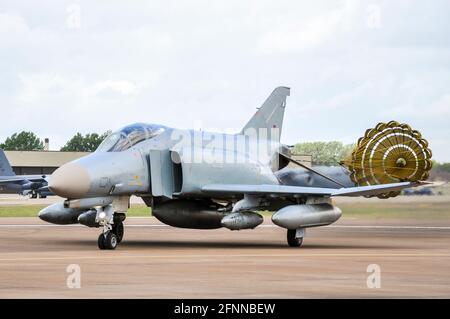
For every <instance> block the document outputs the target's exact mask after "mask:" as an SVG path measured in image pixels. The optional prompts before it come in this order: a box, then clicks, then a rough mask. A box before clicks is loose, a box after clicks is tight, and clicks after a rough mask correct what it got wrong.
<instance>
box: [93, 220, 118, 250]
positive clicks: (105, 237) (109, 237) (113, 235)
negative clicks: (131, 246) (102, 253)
mask: <svg viewBox="0 0 450 319" xmlns="http://www.w3.org/2000/svg"><path fill="white" fill-rule="evenodd" d="M110 227H111V229H108V230H106V231H103V233H101V234H100V236H98V248H100V249H102V250H103V249H116V247H117V246H118V245H119V244H120V242H121V241H122V239H123V235H124V227H123V223H122V222H118V223H117V224H112V225H110ZM108 228H109V227H108Z"/></svg>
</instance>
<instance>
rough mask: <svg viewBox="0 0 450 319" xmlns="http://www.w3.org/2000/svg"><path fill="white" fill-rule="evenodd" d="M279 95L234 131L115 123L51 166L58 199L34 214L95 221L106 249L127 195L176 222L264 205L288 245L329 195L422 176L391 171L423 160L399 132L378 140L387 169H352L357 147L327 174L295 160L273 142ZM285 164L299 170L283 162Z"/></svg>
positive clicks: (233, 221) (237, 219)
mask: <svg viewBox="0 0 450 319" xmlns="http://www.w3.org/2000/svg"><path fill="white" fill-rule="evenodd" d="M289 95H290V89H289V88H287V87H278V88H276V89H275V90H274V91H273V92H272V94H271V95H270V96H269V97H268V98H267V100H266V101H265V102H264V103H263V105H262V106H261V107H260V108H259V109H258V110H257V112H256V113H255V114H254V116H253V117H252V118H251V119H250V120H249V122H248V123H247V124H246V125H245V126H244V128H243V129H242V130H241V131H240V132H238V133H236V134H223V133H212V132H205V131H196V130H184V129H175V128H170V127H167V126H163V125H157V124H143V123H138V124H131V125H128V126H125V127H124V128H122V129H120V130H119V131H117V132H114V133H112V134H111V135H110V136H108V137H107V138H106V139H105V141H104V142H103V143H102V144H101V145H100V146H99V147H98V149H97V150H96V151H95V152H94V153H92V154H90V155H88V156H85V157H83V158H80V159H78V160H76V161H73V162H70V163H68V164H65V165H63V166H61V167H60V168H58V169H57V170H56V171H55V172H54V173H53V174H52V176H51V178H50V181H49V185H48V186H49V189H50V190H51V191H52V192H53V193H55V194H56V195H59V196H61V197H64V198H66V200H65V201H64V202H61V203H56V204H53V205H51V206H49V207H47V208H45V209H43V210H42V211H41V212H40V213H39V217H40V218H41V219H42V220H44V221H47V222H50V223H55V224H75V223H80V224H83V225H86V226H88V227H99V228H100V229H101V234H100V235H99V237H98V247H99V248H100V249H115V248H116V247H117V246H118V244H119V243H120V242H121V241H122V238H123V235H124V226H123V221H124V220H125V218H126V213H127V210H128V208H129V206H130V196H132V195H135V196H139V197H141V198H142V199H143V200H144V202H145V203H146V204H147V206H149V207H151V213H152V214H153V216H155V217H156V218H157V219H158V220H160V221H161V222H163V223H165V224H168V225H171V226H174V227H182V228H194V229H216V228H221V227H225V228H228V229H230V230H241V229H253V228H255V227H257V226H258V225H260V224H261V223H262V222H263V217H262V216H261V215H260V213H259V212H260V211H261V210H267V211H270V212H272V221H273V223H274V224H276V225H278V226H280V227H282V228H285V229H286V230H287V231H286V233H287V242H288V244H289V246H291V247H298V246H300V245H301V244H302V242H303V237H304V236H305V229H307V228H310V227H317V226H324V225H329V224H332V223H334V222H336V221H337V220H338V219H339V218H340V217H341V214H342V212H341V210H340V209H339V208H338V207H335V206H333V204H332V201H331V199H332V197H334V196H381V197H383V196H384V195H386V194H388V195H390V196H393V195H395V194H396V193H397V192H399V191H400V190H402V189H403V188H408V187H413V186H417V185H421V184H423V182H422V181H421V180H420V177H422V176H425V175H423V174H422V175H420V176H419V175H417V174H416V173H415V174H409V175H407V176H405V175H404V174H403V173H401V172H404V171H406V170H408V172H409V168H410V166H412V165H416V164H417V165H422V164H423V163H422V161H417V160H416V161H415V162H414V157H412V156H409V155H410V154H403V153H402V152H401V151H400V150H401V148H402V147H403V146H402V143H403V142H402V141H404V140H405V139H403V140H398V141H397V142H396V146H395V147H394V149H389V151H388V148H384V149H386V152H388V154H387V155H386V158H385V159H386V161H387V160H389V163H390V164H389V165H394V167H391V166H388V165H387V164H388V163H387V162H386V161H384V162H378V161H375V160H377V159H376V158H374V161H373V162H370V163H371V164H370V165H372V168H377V167H379V166H382V168H383V170H381V171H380V170H374V171H370V170H368V169H366V170H365V172H363V173H361V172H360V171H361V169H362V170H363V171H364V168H365V167H360V166H361V165H365V162H364V161H363V162H361V163H362V164H361V165H359V166H358V163H357V162H356V161H357V160H358V159H359V157H358V156H359V154H360V153H359V151H356V152H355V154H354V159H355V161H353V162H352V163H351V165H349V168H348V169H347V170H348V171H341V172H340V173H339V174H338V175H336V176H334V175H333V176H327V175H326V174H327V172H326V170H320V169H319V170H316V169H315V168H307V167H304V165H303V164H301V163H298V162H297V161H295V160H294V159H293V158H292V156H291V154H290V152H289V149H288V147H287V146H286V145H284V144H282V143H281V142H280V136H281V130H282V124H283V117H284V113H285V108H286V99H287V97H288V96H289ZM396 123H397V122H389V125H385V126H386V127H387V128H386V129H391V128H395V127H396V126H397V124H398V123H397V124H396ZM385 126H383V128H384V127H385ZM377 127H378V126H377ZM380 128H381V126H380ZM383 132H385V131H383ZM376 136H378V137H380V136H382V135H379V134H378V135H376ZM389 136H391V135H389ZM386 139H387V140H389V143H394V142H392V140H391V139H390V137H387V138H386ZM386 139H385V140H386ZM360 142H361V143H362V144H364V143H366V144H367V143H368V142H367V141H366V140H360ZM362 144H361V145H359V146H360V147H362ZM366 144H365V145H366ZM379 145H380V143H378V144H376V147H378V146H379ZM374 147H375V146H374ZM408 147H409V148H411V147H410V146H408ZM371 149H373V147H372V148H371ZM376 152H380V150H379V149H378V151H377V150H376ZM376 154H378V153H376ZM394 154H395V158H394ZM419 158H420V156H419ZM392 161H393V162H392ZM289 162H293V163H295V164H297V165H298V166H301V168H299V169H298V170H297V171H286V170H283V168H285V167H286V166H287V165H288V164H289ZM413 162H414V163H413ZM425 162H426V161H424V163H425ZM392 163H394V164H392ZM426 163H428V162H426ZM383 165H384V166H383ZM416 171H418V169H417V168H416ZM419 171H420V172H422V170H419ZM380 172H381V173H380ZM369 173H370V174H369ZM305 174H306V175H305ZM361 174H362V175H361ZM371 174H372V175H373V178H375V179H377V180H379V181H381V182H385V180H384V179H383V178H384V177H386V176H387V177H389V178H391V179H390V180H391V181H392V182H390V183H376V182H373V181H372V179H371V178H372V175H371ZM308 176H309V177H308ZM311 176H314V178H312V179H311ZM149 213H150V209H149Z"/></svg>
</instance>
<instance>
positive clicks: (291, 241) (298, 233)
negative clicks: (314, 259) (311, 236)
mask: <svg viewBox="0 0 450 319" xmlns="http://www.w3.org/2000/svg"><path fill="white" fill-rule="evenodd" d="M303 237H305V229H304V228H298V229H288V230H287V242H288V245H289V247H300V246H301V245H302V243H303Z"/></svg>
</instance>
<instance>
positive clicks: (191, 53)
mask: <svg viewBox="0 0 450 319" xmlns="http://www.w3.org/2000/svg"><path fill="white" fill-rule="evenodd" d="M449 12H450V1H448V0H442V1H439V0H433V1H420V0H418V1H407V0H394V1H393V0H387V1H379V0H371V1H353V0H351V1H344V0H342V1H336V0H330V1H280V0H277V1H265V0H255V1H245V0H236V1H234V0H226V1H225V0H222V1H212V0H201V1H200V0H198V1H192V0H191V1H181V0H180V1H170V0H165V1H149V0H147V1H111V0H104V1H81V0H79V1H76V0H75V1H61V0H59V1H56V0H55V1H49V0H44V1H39V2H36V1H20V0H13V1H8V0H0V110H1V113H0V119H1V125H0V140H1V141H2V140H4V139H5V138H6V137H7V136H9V135H11V134H12V133H14V132H17V131H21V130H31V131H34V132H36V133H37V134H38V135H39V136H40V137H41V138H44V137H49V138H50V142H51V148H52V149H59V147H61V146H62V145H63V144H64V142H65V141H66V140H67V139H68V138H70V137H71V136H72V135H73V134H75V133H76V132H78V131H80V132H82V133H88V132H104V131H106V130H109V129H112V130H114V129H117V128H120V127H121V126H124V125H126V124H128V123H132V122H149V123H160V124H165V125H167V126H172V127H180V128H188V127H202V128H203V129H214V130H220V131H230V130H233V129H234V130H236V131H237V130H239V129H240V128H241V127H243V126H244V124H245V123H246V121H247V120H248V119H249V118H250V116H251V115H252V114H253V113H254V111H255V108H256V107H258V106H260V105H261V103H262V102H263V101H264V99H265V98H266V97H267V96H268V95H269V94H270V92H271V91H272V90H273V89H274V88H275V87H277V86H280V85H283V86H289V87H291V96H290V97H289V98H288V107H287V110H286V114H285V125H284V129H283V136H282V141H283V142H285V143H289V144H292V143H296V142H304V141H315V140H341V141H343V142H345V143H351V142H354V141H356V140H357V139H358V137H360V136H361V135H362V134H363V133H364V131H365V129H366V128H369V127H373V126H374V125H375V124H376V123H378V122H380V121H390V120H392V119H395V120H398V121H400V122H406V123H409V124H410V125H411V126H412V127H413V128H415V129H417V130H419V131H421V132H422V133H423V135H424V137H425V138H427V139H428V140H429V142H430V146H431V148H432V150H433V151H434V158H435V159H436V160H439V161H450V147H449V146H450V143H449V137H450V125H449V120H450V19H449Z"/></svg>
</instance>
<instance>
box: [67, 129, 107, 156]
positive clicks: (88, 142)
mask: <svg viewBox="0 0 450 319" xmlns="http://www.w3.org/2000/svg"><path fill="white" fill-rule="evenodd" d="M109 134H110V132H106V133H103V134H101V135H99V134H97V133H91V134H86V135H84V136H83V135H82V134H81V133H77V134H75V136H74V137H72V138H71V139H70V140H69V141H68V142H67V143H66V145H64V146H63V147H62V148H61V151H62V152H93V151H95V150H96V149H97V147H98V146H99V145H100V144H101V143H102V142H103V140H104V139H105V138H106V137H107V136H108V135H109Z"/></svg>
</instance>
